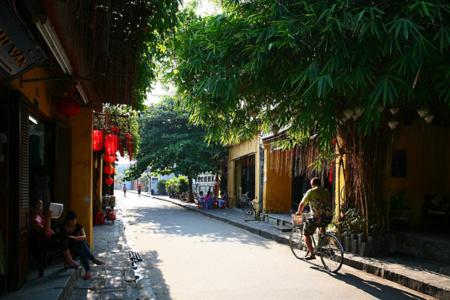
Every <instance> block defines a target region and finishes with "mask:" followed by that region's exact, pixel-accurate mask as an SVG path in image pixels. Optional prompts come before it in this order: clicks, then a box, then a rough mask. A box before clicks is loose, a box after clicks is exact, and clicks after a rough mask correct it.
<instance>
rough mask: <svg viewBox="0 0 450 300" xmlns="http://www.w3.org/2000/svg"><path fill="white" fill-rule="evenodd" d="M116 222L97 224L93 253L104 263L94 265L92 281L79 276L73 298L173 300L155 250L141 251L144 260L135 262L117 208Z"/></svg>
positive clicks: (92, 267)
mask: <svg viewBox="0 0 450 300" xmlns="http://www.w3.org/2000/svg"><path fill="white" fill-rule="evenodd" d="M117 214H118V220H117V221H116V223H115V224H105V225H101V226H95V227H94V236H95V242H94V244H95V248H94V255H95V256H96V257H98V258H100V259H101V260H103V261H104V262H105V264H104V265H100V266H95V265H93V266H91V271H92V274H93V278H92V280H86V281H85V280H82V279H79V280H78V281H77V282H76V284H75V288H74V291H73V293H72V295H71V299H88V300H89V299H93V300H94V299H95V300H97V299H152V298H153V297H151V295H152V294H154V295H155V296H156V299H163V300H165V299H171V296H170V291H169V288H168V286H167V284H166V281H165V279H164V276H163V274H162V272H161V270H160V269H159V268H157V265H158V263H159V258H158V253H157V252H156V251H147V252H143V253H140V255H141V257H142V259H143V261H142V262H137V263H132V261H131V260H130V258H129V251H130V250H131V251H135V249H133V248H132V243H130V241H128V240H127V236H126V235H125V231H124V229H125V227H124V226H125V225H126V223H125V222H122V220H120V218H121V210H120V209H118V210H117Z"/></svg>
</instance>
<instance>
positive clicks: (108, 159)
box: [103, 153, 116, 163]
mask: <svg viewBox="0 0 450 300" xmlns="http://www.w3.org/2000/svg"><path fill="white" fill-rule="evenodd" d="M103 160H104V161H106V162H107V163H113V162H115V161H116V156H115V155H114V154H108V153H105V154H104V155H103Z"/></svg>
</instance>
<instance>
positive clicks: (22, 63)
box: [0, 1, 45, 78]
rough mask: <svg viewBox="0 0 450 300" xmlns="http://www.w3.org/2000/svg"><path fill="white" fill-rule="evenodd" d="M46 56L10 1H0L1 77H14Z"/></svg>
mask: <svg viewBox="0 0 450 300" xmlns="http://www.w3.org/2000/svg"><path fill="white" fill-rule="evenodd" d="M44 58H45V56H44V54H43V52H42V50H41V49H40V48H39V47H38V45H37V44H36V42H35V41H34V40H33V38H32V37H31V36H30V35H29V34H28V31H27V30H26V28H25V27H24V25H23V24H22V23H21V22H20V20H19V19H18V18H17V17H16V16H15V14H14V11H13V10H12V8H11V7H10V4H9V1H0V77H6V78H10V77H14V76H16V75H18V74H19V73H21V72H23V71H25V70H27V69H28V68H30V67H31V66H32V65H34V64H35V63H36V62H38V61H41V60H43V59H44Z"/></svg>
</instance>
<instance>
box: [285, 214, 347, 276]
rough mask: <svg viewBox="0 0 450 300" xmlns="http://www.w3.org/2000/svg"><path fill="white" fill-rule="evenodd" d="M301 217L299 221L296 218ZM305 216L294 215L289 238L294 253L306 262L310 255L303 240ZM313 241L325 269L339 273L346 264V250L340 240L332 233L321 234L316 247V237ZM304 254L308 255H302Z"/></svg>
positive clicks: (312, 237) (312, 236) (312, 238)
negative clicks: (343, 264) (344, 263)
mask: <svg viewBox="0 0 450 300" xmlns="http://www.w3.org/2000/svg"><path fill="white" fill-rule="evenodd" d="M297 217H299V220H295V218H297ZM303 218H304V217H303V216H297V215H292V224H293V225H292V231H291V235H290V237H289V246H290V248H291V251H292V253H293V254H294V256H295V257H296V258H298V259H301V260H304V259H305V257H306V256H307V255H308V254H309V251H308V250H307V247H306V244H305V242H304V239H303V226H304V223H303V222H302V221H303ZM311 240H312V242H313V245H314V249H315V252H316V255H317V256H320V260H321V261H322V265H323V266H324V268H325V269H326V270H327V271H329V272H331V273H337V272H338V271H339V269H340V268H341V267H342V263H343V262H344V249H343V247H342V244H341V242H340V241H339V239H338V238H337V237H336V236H335V235H334V234H333V233H332V232H325V233H324V234H322V233H319V242H318V244H317V246H316V241H315V239H314V235H311ZM302 252H306V254H304V255H302Z"/></svg>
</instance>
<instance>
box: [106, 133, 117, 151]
mask: <svg viewBox="0 0 450 300" xmlns="http://www.w3.org/2000/svg"><path fill="white" fill-rule="evenodd" d="M118 142H119V138H118V137H117V135H115V134H112V133H110V134H107V135H106V137H105V152H106V153H108V154H116V152H117V147H118Z"/></svg>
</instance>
